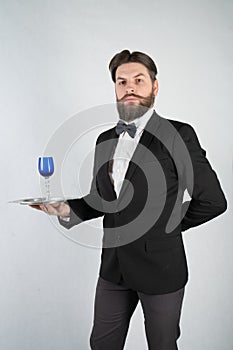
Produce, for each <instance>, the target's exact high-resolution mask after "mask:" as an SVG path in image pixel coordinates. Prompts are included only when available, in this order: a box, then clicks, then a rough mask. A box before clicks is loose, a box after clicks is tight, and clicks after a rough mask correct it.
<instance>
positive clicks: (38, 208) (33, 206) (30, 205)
mask: <svg viewBox="0 0 233 350" xmlns="http://www.w3.org/2000/svg"><path fill="white" fill-rule="evenodd" d="M29 207H31V208H33V209H37V210H42V209H41V206H40V205H35V204H29Z"/></svg>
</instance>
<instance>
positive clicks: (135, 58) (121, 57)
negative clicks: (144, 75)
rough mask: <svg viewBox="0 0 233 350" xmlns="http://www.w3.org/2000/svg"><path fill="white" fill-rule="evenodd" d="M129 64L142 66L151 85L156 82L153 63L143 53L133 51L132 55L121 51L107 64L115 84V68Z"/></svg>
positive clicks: (155, 71)
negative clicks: (147, 74) (135, 63)
mask: <svg viewBox="0 0 233 350" xmlns="http://www.w3.org/2000/svg"><path fill="white" fill-rule="evenodd" d="M130 62H137V63H141V64H143V65H144V66H145V67H146V68H147V69H148V73H149V74H150V78H151V80H152V83H153V82H154V81H155V80H156V75H157V68H156V65H155V63H154V61H153V60H152V59H151V58H150V57H149V56H148V55H147V54H145V53H143V52H139V51H134V52H132V53H130V52H129V50H123V51H121V52H119V53H117V54H116V55H115V56H114V57H113V58H112V59H111V61H110V63H109V70H110V72H111V76H112V80H113V81H114V83H115V82H116V70H117V68H118V67H119V66H120V65H122V64H124V63H130Z"/></svg>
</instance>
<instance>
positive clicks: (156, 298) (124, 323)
mask: <svg viewBox="0 0 233 350" xmlns="http://www.w3.org/2000/svg"><path fill="white" fill-rule="evenodd" d="M183 296H184V288H182V289H180V290H178V291H176V292H173V293H168V294H161V295H149V294H144V293H141V292H137V291H134V290H132V289H129V288H127V287H126V286H125V285H124V284H123V285H117V284H114V283H112V282H109V281H106V280H104V279H103V278H101V277H99V280H98V283H97V287H96V295H95V309H94V324H93V329H92V333H91V337H90V345H91V349H92V350H122V349H123V348H124V344H125V340H126V336H127V332H128V328H129V323H130V319H131V316H132V315H133V312H134V310H135V308H136V306H137V304H138V301H139V300H140V303H141V305H142V309H143V314H144V322H145V331H146V338H147V343H148V349H149V350H177V349H178V347H177V339H178V338H179V336H180V327H179V322H180V314H181V306H182V301H183Z"/></svg>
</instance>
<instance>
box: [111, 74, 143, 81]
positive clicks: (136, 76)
mask: <svg viewBox="0 0 233 350" xmlns="http://www.w3.org/2000/svg"><path fill="white" fill-rule="evenodd" d="M141 75H142V76H143V77H146V76H145V74H143V73H138V74H136V75H135V76H134V77H133V78H138V77H139V76H141ZM125 79H126V78H122V77H118V78H117V80H125Z"/></svg>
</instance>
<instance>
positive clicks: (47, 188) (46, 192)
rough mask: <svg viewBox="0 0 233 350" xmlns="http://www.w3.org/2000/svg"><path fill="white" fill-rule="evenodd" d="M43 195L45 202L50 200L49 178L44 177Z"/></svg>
mask: <svg viewBox="0 0 233 350" xmlns="http://www.w3.org/2000/svg"><path fill="white" fill-rule="evenodd" d="M45 195H46V200H47V201H48V200H50V179H49V176H46V177H45Z"/></svg>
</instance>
